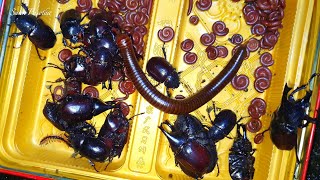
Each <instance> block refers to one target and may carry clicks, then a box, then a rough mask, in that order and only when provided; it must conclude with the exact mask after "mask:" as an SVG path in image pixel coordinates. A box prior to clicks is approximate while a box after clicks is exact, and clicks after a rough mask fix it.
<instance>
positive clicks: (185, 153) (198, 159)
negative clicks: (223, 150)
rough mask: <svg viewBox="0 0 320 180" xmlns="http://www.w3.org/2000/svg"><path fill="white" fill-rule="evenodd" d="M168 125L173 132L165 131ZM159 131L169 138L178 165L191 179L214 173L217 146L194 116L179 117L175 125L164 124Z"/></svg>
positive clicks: (166, 122)
mask: <svg viewBox="0 0 320 180" xmlns="http://www.w3.org/2000/svg"><path fill="white" fill-rule="evenodd" d="M164 125H167V126H168V127H169V128H170V129H171V132H167V131H166V130H165V129H164V127H163V126H164ZM159 129H160V130H161V131H162V132H163V133H164V135H165V136H166V137H167V139H168V141H169V143H170V147H171V150H172V151H173V153H174V156H175V161H176V164H177V165H179V167H180V168H181V170H182V171H183V172H184V173H185V174H187V175H188V176H190V177H193V178H196V179H199V178H202V177H203V175H204V174H206V173H210V172H211V171H213V169H214V167H215V166H216V164H217V160H218V158H217V151H216V146H215V144H214V143H213V141H211V140H210V139H209V137H208V131H207V130H206V129H205V128H204V127H203V126H202V124H201V122H200V121H199V120H198V119H197V118H196V117H194V116H192V115H190V114H187V115H178V118H177V120H176V122H175V123H174V125H171V124H170V122H169V121H165V122H162V123H161V124H160V126H159Z"/></svg>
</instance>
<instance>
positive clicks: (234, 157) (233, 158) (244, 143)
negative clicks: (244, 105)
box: [229, 124, 255, 180]
mask: <svg viewBox="0 0 320 180" xmlns="http://www.w3.org/2000/svg"><path fill="white" fill-rule="evenodd" d="M240 127H242V129H243V135H241V133H240ZM254 152H255V149H252V144H251V142H250V141H249V140H248V139H247V133H246V128H245V125H242V124H241V125H240V124H238V125H237V137H236V139H235V140H234V142H233V145H232V147H231V149H230V153H229V173H230V176H231V178H232V179H233V180H251V179H253V175H254V171H255V169H254V161H255V157H254V156H253V153H254Z"/></svg>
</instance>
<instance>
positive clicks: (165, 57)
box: [162, 43, 167, 60]
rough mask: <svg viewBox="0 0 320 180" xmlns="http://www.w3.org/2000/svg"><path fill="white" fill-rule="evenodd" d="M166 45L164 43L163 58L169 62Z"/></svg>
mask: <svg viewBox="0 0 320 180" xmlns="http://www.w3.org/2000/svg"><path fill="white" fill-rule="evenodd" d="M165 44H166V43H163V46H162V53H163V56H164V59H165V60H167V53H166V48H165V47H164V45H165Z"/></svg>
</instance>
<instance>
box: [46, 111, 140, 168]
mask: <svg viewBox="0 0 320 180" xmlns="http://www.w3.org/2000/svg"><path fill="white" fill-rule="evenodd" d="M141 114H143V113H141ZM138 115H140V114H138ZM135 116H136V115H135ZM133 117H134V116H133ZM133 117H131V118H130V119H127V118H126V117H125V116H124V114H123V113H122V111H121V109H120V108H114V109H113V110H112V111H111V112H110V113H109V114H108V116H107V117H106V120H105V122H104V124H103V125H102V127H101V129H100V131H99V133H98V136H96V134H93V133H94V132H95V131H93V130H92V127H93V126H92V127H90V126H89V127H88V126H84V125H82V124H81V123H80V124H76V125H75V126H71V127H70V128H67V129H64V130H65V132H66V133H65V135H64V136H65V137H66V138H64V137H62V136H56V135H51V136H46V137H44V138H43V139H42V140H41V141H40V145H42V144H46V143H48V142H50V140H60V141H63V142H65V143H66V144H67V145H68V146H69V147H72V148H73V149H74V150H75V153H74V154H73V157H75V156H76V155H77V154H80V155H81V156H82V157H86V158H87V159H88V160H89V163H90V164H91V166H93V168H94V169H95V170H96V171H98V170H97V169H96V167H95V164H94V162H106V161H109V163H110V162H111V161H112V160H113V158H114V157H116V156H118V157H120V156H121V153H122V150H123V147H124V146H125V144H126V143H127V139H128V131H129V121H130V120H131V119H132V118H133ZM94 130H95V129H94Z"/></svg>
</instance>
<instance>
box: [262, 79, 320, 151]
mask: <svg viewBox="0 0 320 180" xmlns="http://www.w3.org/2000/svg"><path fill="white" fill-rule="evenodd" d="M316 76H320V74H316V73H315V74H313V75H312V76H311V78H310V80H309V82H308V83H307V84H304V85H302V86H300V87H298V88H296V89H295V90H293V91H292V92H291V93H290V94H289V92H290V91H291V90H292V88H289V87H288V85H287V84H286V85H285V87H284V90H283V95H282V101H281V105H280V107H279V108H278V109H277V110H276V111H275V112H274V113H273V117H272V120H271V123H270V127H269V130H270V137H271V140H272V142H273V144H274V145H275V146H276V147H277V148H278V149H280V150H292V149H293V148H297V131H298V128H303V127H306V126H307V125H308V123H310V122H311V123H315V122H316V119H314V118H311V117H310V116H308V115H307V114H306V109H307V108H308V107H309V105H310V102H309V101H310V98H311V95H312V91H310V90H308V91H307V93H306V95H305V96H304V97H303V98H301V99H298V100H295V99H294V97H293V96H294V94H296V93H297V92H299V91H301V90H303V89H306V88H307V86H308V85H309V84H310V82H311V81H312V79H313V78H314V77H316ZM303 120H306V123H303ZM266 131H267V130H265V131H264V132H263V133H265V132H266ZM263 133H262V135H263ZM260 135H261V134H260Z"/></svg>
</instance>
